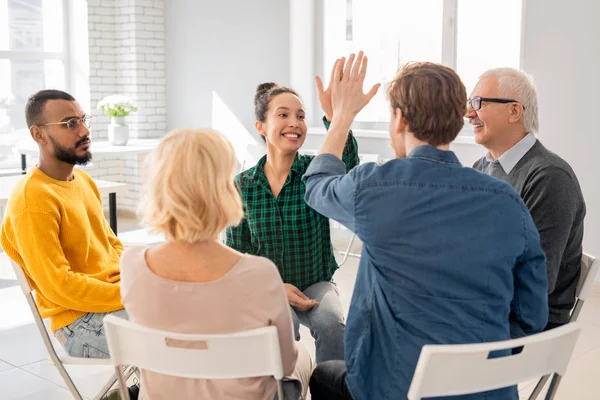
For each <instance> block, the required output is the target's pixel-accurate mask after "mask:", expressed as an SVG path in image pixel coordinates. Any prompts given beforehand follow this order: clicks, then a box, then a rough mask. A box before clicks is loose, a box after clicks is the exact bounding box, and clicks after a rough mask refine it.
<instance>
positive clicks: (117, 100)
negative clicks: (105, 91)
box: [98, 94, 139, 117]
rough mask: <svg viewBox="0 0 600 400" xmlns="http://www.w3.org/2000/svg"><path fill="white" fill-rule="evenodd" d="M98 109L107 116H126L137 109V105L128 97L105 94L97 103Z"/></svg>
mask: <svg viewBox="0 0 600 400" xmlns="http://www.w3.org/2000/svg"><path fill="white" fill-rule="evenodd" d="M98 109H99V110H102V111H104V113H105V114H106V115H108V116H109V117H126V116H128V115H129V114H130V113H132V112H135V111H137V110H139V107H138V106H137V105H136V104H135V103H134V102H133V100H131V99H130V98H129V97H126V96H123V95H120V94H115V95H112V96H107V97H105V98H103V99H102V101H100V103H98Z"/></svg>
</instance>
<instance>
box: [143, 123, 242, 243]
mask: <svg viewBox="0 0 600 400" xmlns="http://www.w3.org/2000/svg"><path fill="white" fill-rule="evenodd" d="M147 165H148V169H149V174H148V182H147V193H146V197H145V199H144V202H143V203H142V208H141V211H142V213H143V217H144V222H145V223H146V224H148V225H149V226H150V227H151V228H153V229H154V230H156V231H158V232H162V233H164V235H165V237H166V238H167V239H168V240H178V241H183V242H187V243H194V242H197V241H201V240H210V239H215V238H216V237H217V236H218V234H219V233H220V232H221V231H223V229H225V228H226V227H227V226H230V225H237V224H239V222H240V221H241V220H242V217H243V216H244V211H243V209H242V200H241V198H240V195H239V192H238V191H237V189H236V187H235V185H234V183H233V172H234V168H235V155H234V152H233V148H232V146H231V143H229V141H228V140H227V139H226V138H225V137H224V136H223V135H221V134H220V133H219V132H217V131H214V130H210V129H202V130H194V129H179V130H176V131H173V132H171V133H169V134H168V135H167V136H166V137H165V138H164V139H163V140H162V142H161V143H160V144H159V145H158V148H157V149H156V150H155V151H154V153H153V154H151V155H150V157H149V159H148V160H147Z"/></svg>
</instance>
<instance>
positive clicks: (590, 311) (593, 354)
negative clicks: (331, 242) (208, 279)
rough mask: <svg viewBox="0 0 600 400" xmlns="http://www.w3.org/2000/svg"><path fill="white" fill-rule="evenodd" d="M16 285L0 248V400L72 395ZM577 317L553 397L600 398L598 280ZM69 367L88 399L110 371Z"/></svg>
mask: <svg viewBox="0 0 600 400" xmlns="http://www.w3.org/2000/svg"><path fill="white" fill-rule="evenodd" d="M119 224H120V225H119V227H120V230H121V231H125V230H127V229H135V228H136V227H137V226H136V224H135V222H132V221H120V222H119ZM346 234H347V232H338V233H337V237H338V239H339V238H341V239H345V236H344V235H346ZM334 239H335V237H334ZM340 243H343V242H340ZM358 246H359V245H357V247H358ZM340 247H341V246H340ZM357 268H358V260H357V259H356V258H349V259H348V261H347V263H346V264H345V265H344V266H343V267H342V268H341V269H340V270H339V271H338V273H337V274H336V275H335V280H336V281H337V283H338V286H339V289H340V295H341V300H342V304H343V306H344V308H345V310H346V312H347V310H348V307H349V304H350V298H351V295H352V288H353V286H354V281H355V278H356V271H357ZM16 285H17V282H16V280H15V276H14V273H13V271H12V268H11V267H10V264H9V263H8V260H7V257H6V254H4V253H0V399H2V400H16V399H23V400H25V399H49V400H63V399H71V398H72V397H71V396H70V393H69V391H68V390H67V389H66V386H65V384H64V382H63V381H62V379H61V378H60V376H59V375H58V373H57V371H56V369H55V368H54V366H53V365H51V364H50V363H49V362H48V360H47V355H46V352H45V350H44V347H43V344H42V341H41V339H40V336H39V334H38V333H37V331H36V327H35V325H34V323H33V318H32V317H31V314H30V312H29V309H28V307H27V303H26V301H25V298H24V297H23V295H22V293H21V292H20V290H19V288H18V286H16ZM579 320H580V323H581V324H582V325H583V326H584V329H583V332H582V334H581V337H580V339H579V342H578V344H577V348H576V350H575V354H574V355H573V357H572V360H571V363H570V366H569V371H568V372H567V374H566V376H565V377H564V379H563V380H562V383H561V386H560V389H559V392H558V395H557V396H556V399H557V400H598V399H600V383H599V380H598V379H599V377H600V284H597V285H596V287H595V288H594V294H593V297H592V298H591V299H590V300H588V302H587V303H586V305H585V307H584V308H583V311H582V313H581V315H580V319H579ZM301 329H302V331H301V334H302V342H303V344H304V345H305V346H306V347H307V348H308V349H309V350H310V351H311V353H312V354H313V355H314V343H313V340H312V338H311V337H310V333H309V332H308V330H307V329H306V328H304V327H302V328H301ZM67 369H68V370H69V372H70V373H71V374H72V377H73V379H74V381H75V383H76V385H77V386H78V387H79V389H80V390H81V392H82V394H83V395H84V396H85V397H86V398H90V399H91V398H93V397H94V395H95V394H96V393H97V392H98V391H99V390H100V388H101V387H102V386H103V384H104V383H105V382H106V380H107V379H108V378H109V376H110V375H111V373H112V369H111V368H110V367H81V366H70V367H67ZM534 385H535V382H533V381H532V382H528V383H525V384H523V385H521V386H520V395H521V398H524V399H526V398H527V395H528V394H529V393H530V392H531V390H533V387H534Z"/></svg>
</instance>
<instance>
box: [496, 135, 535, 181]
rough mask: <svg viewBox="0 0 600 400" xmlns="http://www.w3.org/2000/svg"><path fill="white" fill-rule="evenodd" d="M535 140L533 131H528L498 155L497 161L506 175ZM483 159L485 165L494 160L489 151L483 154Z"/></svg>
mask: <svg viewBox="0 0 600 400" xmlns="http://www.w3.org/2000/svg"><path fill="white" fill-rule="evenodd" d="M536 141H537V138H536V137H535V135H534V134H533V133H531V132H530V133H528V134H527V135H526V136H525V137H524V138H523V139H521V140H520V141H519V142H518V143H517V144H515V145H514V146H513V147H511V148H510V149H508V150H507V151H505V152H504V154H502V155H501V156H500V157H498V163H500V166H501V167H502V169H503V170H504V172H505V173H506V174H507V175H508V174H510V171H512V170H513V169H514V168H515V166H516V165H517V163H518V162H519V161H521V159H522V158H523V157H524V156H525V154H527V152H528V151H529V150H531V148H532V147H533V145H534V144H535V142H536ZM485 161H486V162H485V163H484V164H485V165H487V164H489V163H491V162H493V161H495V160H494V158H493V157H492V155H491V154H490V152H488V153H487V154H486V155H485Z"/></svg>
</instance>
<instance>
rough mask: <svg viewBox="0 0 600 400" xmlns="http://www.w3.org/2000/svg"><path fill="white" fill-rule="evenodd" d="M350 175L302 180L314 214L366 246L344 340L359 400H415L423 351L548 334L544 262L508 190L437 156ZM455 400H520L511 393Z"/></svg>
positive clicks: (318, 174) (337, 167)
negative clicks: (412, 389) (413, 386)
mask: <svg viewBox="0 0 600 400" xmlns="http://www.w3.org/2000/svg"><path fill="white" fill-rule="evenodd" d="M345 172H346V168H345V165H344V163H343V162H341V161H340V160H339V159H338V158H337V157H335V156H334V155H332V154H322V155H320V156H318V157H317V158H316V159H315V160H314V161H313V162H312V164H311V165H310V167H309V168H308V170H307V172H306V174H305V175H304V180H305V182H306V197H305V199H306V202H307V203H308V204H309V205H310V206H311V207H313V208H314V209H315V210H317V211H318V212H320V213H321V214H323V215H325V216H327V217H330V218H332V219H335V220H337V221H339V222H341V223H342V224H344V225H345V226H347V227H348V228H349V229H350V230H352V231H353V232H355V233H356V234H357V236H358V237H359V238H360V239H361V240H362V242H363V250H362V254H361V259H360V265H359V270H358V276H357V278H356V284H355V288H354V293H353V295H352V302H351V305H350V312H349V315H348V321H347V325H346V332H345V338H344V343H345V352H346V366H347V369H348V374H347V377H346V383H347V385H348V388H349V389H350V391H351V393H352V395H353V396H354V398H355V399H357V400H363V399H364V400H367V399H402V398H406V396H407V392H408V389H409V386H410V383H411V380H412V376H413V373H414V370H415V367H416V364H417V360H418V358H419V354H420V351H421V348H422V347H423V345H425V344H459V343H481V342H491V341H500V340H506V339H509V338H510V337H511V336H512V337H517V336H523V335H529V334H532V333H537V332H539V331H541V330H542V329H543V328H544V327H545V325H546V322H547V318H548V296H547V286H548V284H547V277H546V264H545V256H544V253H543V251H542V249H541V247H540V241H539V235H538V232H537V229H536V227H535V225H534V223H533V221H532V219H531V216H530V215H529V212H528V210H527V208H526V207H525V205H524V203H523V201H522V200H521V199H520V197H519V195H518V194H517V193H516V192H515V191H514V189H513V188H512V187H510V185H508V184H506V183H504V182H502V181H500V180H497V179H495V178H492V177H490V176H487V175H484V174H482V173H480V172H478V171H476V170H474V169H471V168H465V167H462V166H461V164H460V162H459V161H458V159H457V157H456V156H455V154H454V153H453V152H451V151H442V150H438V149H436V148H435V147H432V146H420V147H417V148H416V149H414V150H413V151H412V152H411V154H410V155H409V156H408V157H407V158H404V159H395V160H392V161H389V162H387V163H385V164H384V165H382V166H378V165H376V164H374V163H370V164H365V165H362V166H359V167H356V168H354V169H353V170H351V171H350V172H349V173H348V174H347V175H344V174H345ZM501 355H506V354H502V353H499V354H494V355H493V356H501ZM455 398H461V399H503V400H505V399H517V398H518V396H517V389H516V387H510V388H505V389H500V390H497V391H493V392H487V393H485V394H477V395H470V396H461V397H452V399H455Z"/></svg>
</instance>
